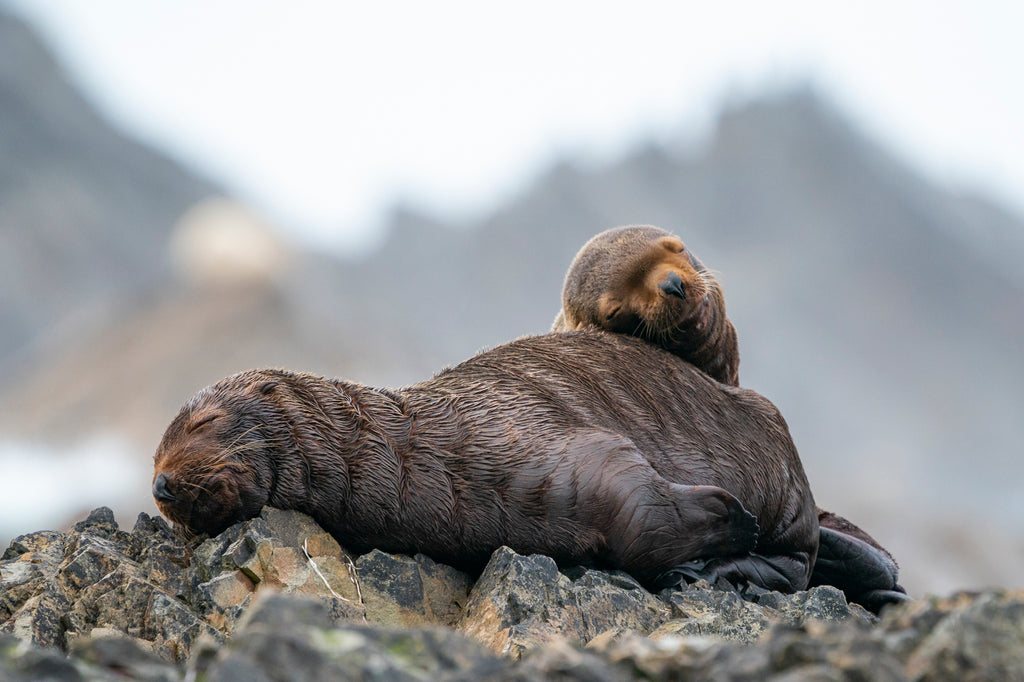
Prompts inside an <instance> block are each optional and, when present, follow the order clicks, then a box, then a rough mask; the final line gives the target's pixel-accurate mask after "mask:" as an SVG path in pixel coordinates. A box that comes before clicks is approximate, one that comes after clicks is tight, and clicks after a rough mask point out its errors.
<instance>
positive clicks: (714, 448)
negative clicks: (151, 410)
mask: <svg viewBox="0 0 1024 682" xmlns="http://www.w3.org/2000/svg"><path fill="white" fill-rule="evenodd" d="M154 482H155V483H159V484H160V486H161V488H160V489H159V490H158V488H157V487H156V486H155V487H154V493H155V494H157V493H158V492H159V494H158V495H157V497H158V505H159V507H160V509H161V511H162V512H163V513H164V514H165V515H166V516H167V517H168V518H170V519H171V520H172V521H174V522H175V523H176V524H181V525H184V526H186V527H187V528H189V529H191V530H193V531H196V532H207V533H216V532H219V531H221V530H223V529H224V528H226V527H227V526H228V525H229V524H231V523H234V522H237V521H240V520H243V519H246V518H249V517H252V516H254V515H256V514H257V513H258V512H259V510H260V508H261V507H262V506H263V505H271V506H276V507H281V508H285V509H296V510H299V511H303V512H306V513H308V514H310V515H311V516H313V518H315V519H316V520H317V521H318V522H319V523H320V524H321V525H322V526H323V527H324V528H325V529H327V530H328V531H329V532H331V533H332V534H333V535H334V536H335V537H336V538H337V539H338V540H339V541H340V542H342V543H343V544H345V545H347V546H349V547H351V548H353V549H355V550H366V549H368V548H371V547H378V548H380V549H383V550H385V551H393V552H406V553H413V552H424V553H426V554H428V555H430V556H433V557H434V558H435V559H438V560H440V561H445V562H448V563H452V564H455V565H457V566H464V567H474V566H480V565H481V564H482V562H484V561H485V560H486V559H487V557H488V556H489V555H490V553H491V552H492V551H493V550H495V549H496V548H498V547H499V546H501V545H508V546H510V547H512V548H513V549H515V550H516V551H519V552H521V553H530V552H539V553H544V554H547V555H549V556H552V557H554V558H555V559H556V560H558V561H559V562H562V563H590V562H597V563H600V564H603V565H610V566H613V567H618V568H623V569H625V570H627V571H629V572H631V573H633V574H634V575H635V576H636V577H638V578H639V579H641V580H642V581H645V582H646V583H647V584H652V583H656V582H657V580H658V578H659V576H661V575H662V574H663V573H665V572H666V571H667V570H669V569H672V568H673V567H675V566H677V565H680V564H687V562H689V563H690V564H691V565H692V564H693V563H694V562H697V563H698V564H699V565H700V566H701V567H704V568H710V569H713V570H714V571H715V574H716V575H720V576H722V577H726V578H728V579H731V580H736V581H737V582H743V581H746V580H749V581H750V582H753V583H755V584H758V585H760V586H762V587H765V588H768V589H783V590H787V591H790V590H795V589H802V588H803V587H804V586H806V583H807V580H808V576H809V574H810V566H811V565H812V564H813V562H814V557H815V553H816V549H817V538H818V526H817V516H816V514H815V510H814V501H813V499H812V497H811V493H810V489H809V487H808V484H807V479H806V477H805V475H804V472H803V467H802V466H801V463H800V459H799V457H798V455H797V453H796V449H795V448H794V446H793V443H792V440H791V438H790V436H789V432H788V429H787V427H786V423H785V421H784V420H783V419H782V417H781V415H780V414H779V412H778V410H776V409H775V407H774V406H773V405H772V404H771V403H770V402H768V401H767V400H766V399H764V398H763V397H761V396H760V395H758V394H756V393H754V392H752V391H748V390H744V389H737V388H732V387H729V386H723V385H722V384H720V383H717V382H715V381H712V380H710V379H709V378H708V377H707V375H705V374H704V373H703V372H700V371H698V370H696V369H695V368H693V367H692V366H691V365H689V364H687V363H684V362H681V361H680V360H679V359H678V358H675V357H674V356H671V355H669V354H667V353H664V352H663V351H661V350H658V349H656V348H654V347H652V346H650V345H649V344H646V343H644V342H641V341H638V340H636V339H632V338H628V337H624V336H618V335H612V334H605V333H602V332H598V331H587V332H572V333H567V334H552V335H547V336H540V337H532V338H525V339H520V340H518V341H515V342H513V343H510V344H507V345H504V346H501V347H498V348H496V349H494V350H491V351H488V352H485V353H481V354H480V355H477V356H476V357H474V358H471V359H470V360H468V361H466V362H464V363H462V364H461V365H458V366H456V367H454V368H452V369H448V370H445V371H444V372H441V373H440V374H439V375H437V376H436V377H434V378H433V379H430V380H428V381H425V382H423V383H420V384H417V385H414V386H411V387H408V388H405V389H402V390H398V391H389V390H379V389H374V388H370V387H367V386H363V385H359V384H354V383H350V382H345V381H338V380H328V379H324V378H321V377H316V376H313V375H308V374H295V373H291V372H285V371H280V370H261V371H256V370H254V371H249V372H243V373H241V374H237V375H235V376H232V377H229V378H227V379H224V380H223V381H221V382H219V383H217V384H215V385H213V386H211V387H209V388H207V389H204V390H203V391H201V392H200V393H199V394H197V395H196V396H195V397H194V398H193V399H192V400H190V401H189V402H188V403H187V404H186V405H185V407H184V408H183V409H182V410H181V412H180V413H179V414H178V416H177V417H175V419H174V420H173V421H172V422H171V424H170V426H169V427H168V429H167V431H166V433H165V434H164V437H163V440H162V442H161V443H160V446H159V447H158V449H157V452H156V456H155V474H154ZM727 490H728V491H729V492H726V491H727ZM734 496H735V497H734ZM161 498H163V499H161ZM740 503H742V505H741V504H740ZM748 511H749V512H750V513H752V514H753V515H755V516H756V518H757V522H758V523H759V524H760V533H759V534H758V533H757V530H756V527H757V524H756V523H754V522H753V518H752V517H751V516H750V514H748V513H747V512H748ZM751 550H753V552H752V551H751Z"/></svg>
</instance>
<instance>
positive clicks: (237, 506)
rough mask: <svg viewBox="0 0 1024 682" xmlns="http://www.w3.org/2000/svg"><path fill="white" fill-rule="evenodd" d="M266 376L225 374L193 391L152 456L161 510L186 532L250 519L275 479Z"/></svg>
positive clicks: (271, 385) (271, 384) (270, 382)
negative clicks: (218, 380) (205, 386)
mask: <svg viewBox="0 0 1024 682" xmlns="http://www.w3.org/2000/svg"><path fill="white" fill-rule="evenodd" d="M276 386H277V381H276V379H275V377H274V376H273V373H271V372H265V371H249V372H242V373H240V374H236V375H234V376H231V377H228V378H227V379H224V380H222V381H220V382H218V383H216V384H214V385H213V386H210V387H208V388H205V389H203V390H202V391H200V392H199V393H198V394H196V395H195V396H194V397H193V398H192V399H191V400H189V401H188V403H186V404H185V406H184V407H183V408H182V409H181V411H180V412H179V413H178V415H177V416H176V417H175V418H174V420H173V421H172V422H171V424H170V426H168V427H167V431H166V432H165V433H164V436H163V439H162V440H161V441H160V445H159V446H158V447H157V450H156V455H155V456H154V458H153V462H154V472H153V497H154V498H155V500H156V505H157V507H158V508H159V509H160V512H161V513H162V514H163V515H164V516H166V517H167V518H168V519H170V520H171V521H172V522H173V523H174V524H175V526H180V527H182V528H183V529H184V530H186V531H188V532H191V533H207V534H210V535H213V534H216V533H219V532H221V531H223V530H224V529H226V528H227V527H228V526H230V525H231V524H233V523H236V522H238V521H242V520H244V519H248V518H252V517H254V516H256V515H258V514H259V512H260V509H261V508H262V507H263V505H264V504H267V503H268V501H269V499H270V497H271V494H270V492H269V491H271V490H273V487H274V481H275V477H276V474H275V459H276V456H275V452H274V444H275V443H276V442H278V440H279V434H275V433H274V432H273V426H272V424H273V423H274V420H273V419H272V418H268V417H272V416H273V412H274V404H273V401H271V400H268V396H269V394H270V393H272V392H273V390H274V389H275V387H276Z"/></svg>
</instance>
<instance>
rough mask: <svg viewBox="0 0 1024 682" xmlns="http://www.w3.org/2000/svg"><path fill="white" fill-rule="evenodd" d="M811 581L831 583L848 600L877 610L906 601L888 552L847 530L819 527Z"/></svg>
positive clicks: (816, 583) (821, 583)
mask: <svg viewBox="0 0 1024 682" xmlns="http://www.w3.org/2000/svg"><path fill="white" fill-rule="evenodd" d="M820 532H821V535H820V541H819V544H818V560H817V561H816V562H815V563H814V570H813V572H812V573H811V585H812V586H814V585H833V586H835V587H838V588H839V589H841V590H842V591H843V592H844V593H845V594H846V598H847V600H848V601H852V602H856V603H858V604H860V605H861V606H863V607H865V608H866V609H868V610H870V611H873V612H875V613H878V611H880V610H881V609H882V607H883V606H885V605H886V604H894V603H899V602H902V601H909V600H910V597H909V596H907V593H906V590H904V589H903V588H902V587H901V586H900V585H899V584H898V583H897V580H899V567H898V566H897V565H896V562H895V561H893V559H892V557H891V556H889V554H888V552H886V551H885V550H883V549H881V548H880V547H876V546H874V545H872V544H870V543H868V542H866V541H865V540H863V539H861V538H859V537H856V536H854V535H852V534H850V533H845V532H842V531H840V530H836V529H833V528H827V527H825V526H822V527H821V531H820Z"/></svg>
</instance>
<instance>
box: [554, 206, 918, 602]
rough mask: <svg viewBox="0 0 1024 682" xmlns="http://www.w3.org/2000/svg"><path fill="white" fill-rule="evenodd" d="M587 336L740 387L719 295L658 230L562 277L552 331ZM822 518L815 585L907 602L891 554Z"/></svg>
mask: <svg viewBox="0 0 1024 682" xmlns="http://www.w3.org/2000/svg"><path fill="white" fill-rule="evenodd" d="M683 255H685V258H683ZM669 270H671V271H672V272H674V273H676V274H677V276H679V277H680V279H681V281H682V282H683V288H684V289H686V291H687V294H688V295H687V298H686V300H685V301H683V300H681V299H679V298H678V297H676V296H670V295H667V294H665V292H664V291H663V290H662V289H661V288H659V285H660V284H661V283H662V282H664V281H665V278H666V276H667V272H668V271H669ZM691 292H692V296H691V295H689V294H690V293H691ZM613 311H614V312H615V314H614V315H612V314H610V313H612V312H613ZM584 328H597V329H603V330H605V331H609V332H616V333H623V334H629V335H631V336H636V337H638V338H642V339H645V340H647V341H649V342H651V343H653V344H654V345H656V346H658V347H660V348H663V349H665V350H667V351H669V352H670V353H673V354H674V355H676V356H678V357H680V358H682V359H683V360H685V361H687V362H689V363H690V364H692V365H694V366H695V367H697V368H698V369H701V370H703V371H704V372H706V373H707V374H709V375H710V376H712V377H714V378H715V379H717V380H718V381H721V382H723V383H726V384H729V385H731V386H739V363H740V356H739V345H738V341H737V335H736V330H735V328H734V327H733V325H732V323H731V322H730V321H729V320H728V318H727V317H726V313H725V295H724V293H723V291H722V287H721V286H720V285H719V283H718V281H717V280H716V279H714V277H712V276H711V274H710V272H709V271H708V270H707V268H705V267H704V265H703V264H702V263H701V262H700V260H698V259H697V257H696V256H695V255H694V254H693V253H692V252H690V251H689V250H688V249H686V247H685V246H684V245H683V243H682V241H681V240H679V238H678V237H676V236H675V235H672V234H671V233H669V232H666V231H665V230H662V229H661V228H657V227H653V226H650V225H629V226H625V227H617V228H613V229H610V230H606V231H604V232H602V233H600V234H598V235H597V236H595V237H593V238H592V239H591V240H590V241H588V242H587V243H586V244H584V246H583V248H581V249H580V251H579V253H577V255H576V257H575V258H574V260H573V262H572V264H571V265H570V266H569V271H568V273H567V274H566V277H565V284H564V287H563V290H562V310H561V311H559V313H558V316H557V317H556V318H555V322H554V326H553V328H552V331H564V330H566V329H584ZM817 511H818V522H819V525H820V527H821V529H822V531H821V547H820V549H819V555H818V560H817V563H816V564H815V567H814V573H813V574H812V576H811V583H810V584H811V585H812V586H813V585H835V586H837V587H840V588H842V589H843V590H844V592H845V593H846V595H847V597H848V598H850V600H851V601H857V602H858V603H861V604H864V605H866V606H868V607H869V608H872V609H873V610H875V611H877V610H878V609H879V608H881V606H882V605H884V604H885V603H888V602H892V601H902V600H904V599H905V592H904V590H903V588H902V587H900V586H899V585H898V584H897V580H898V574H899V569H898V566H897V564H896V561H895V560H894V559H893V557H892V555H891V554H890V553H889V551H888V550H886V549H885V548H884V547H882V546H881V545H880V544H878V542H876V541H875V539H874V538H872V537H871V536H870V535H868V534H867V533H866V532H864V531H863V530H861V529H860V528H859V527H858V526H856V525H855V524H853V523H852V522H850V521H848V520H847V519H845V518H843V517H841V516H839V515H837V514H834V513H832V512H829V511H825V510H823V509H820V508H819V509H818V510H817Z"/></svg>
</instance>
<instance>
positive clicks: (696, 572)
mask: <svg viewBox="0 0 1024 682" xmlns="http://www.w3.org/2000/svg"><path fill="white" fill-rule="evenodd" d="M808 559H809V557H808V556H807V554H806V553H804V552H795V553H793V554H780V555H777V556H770V557H769V556H762V555H760V554H754V553H753V552H751V553H750V554H748V555H746V556H739V557H731V558H728V559H698V560H696V561H687V562H685V563H682V564H679V565H678V566H674V567H673V568H671V569H669V570H667V571H665V572H664V573H663V574H662V575H661V576H660V577H659V578H658V580H657V584H658V586H659V587H675V586H677V585H682V584H683V583H691V582H696V581H697V580H706V581H708V583H710V584H711V585H721V584H722V581H725V583H728V585H729V586H731V587H733V588H734V589H737V590H739V591H740V592H744V591H745V590H746V587H747V585H753V586H755V587H758V588H761V589H763V590H769V591H771V590H777V591H779V592H785V593H790V592H796V591H797V590H799V589H801V587H802V585H803V582H804V581H805V580H807V562H808Z"/></svg>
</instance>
